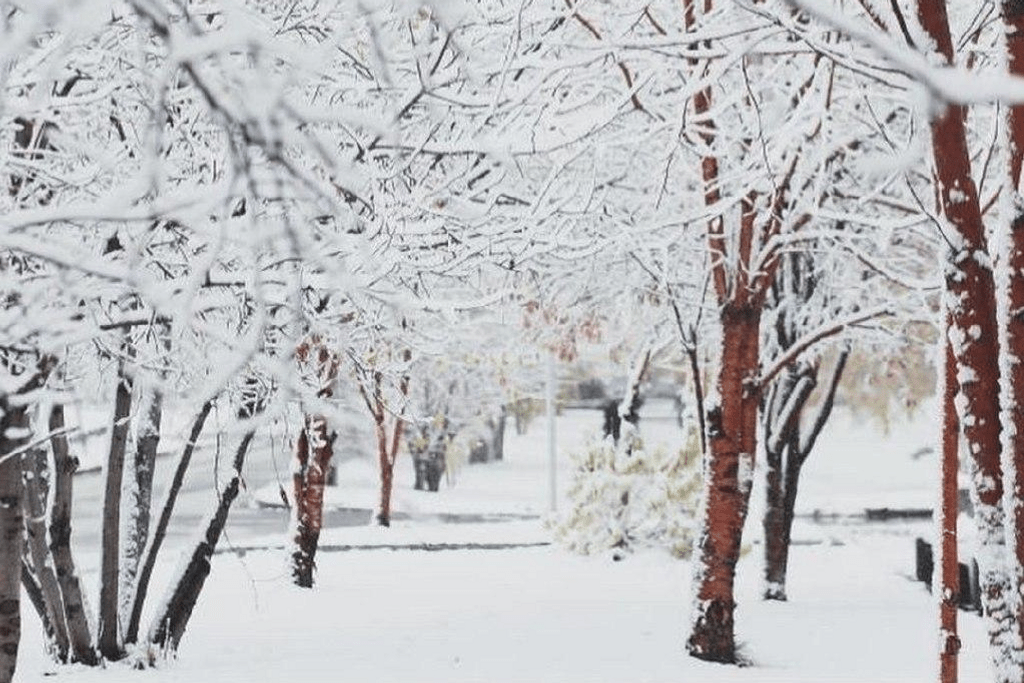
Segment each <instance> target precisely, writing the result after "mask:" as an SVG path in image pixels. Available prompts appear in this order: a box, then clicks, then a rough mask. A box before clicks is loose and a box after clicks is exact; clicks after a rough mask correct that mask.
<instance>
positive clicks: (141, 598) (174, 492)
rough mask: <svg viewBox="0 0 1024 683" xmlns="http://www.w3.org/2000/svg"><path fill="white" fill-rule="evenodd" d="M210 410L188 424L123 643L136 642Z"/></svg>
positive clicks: (207, 407) (205, 408)
mask: <svg viewBox="0 0 1024 683" xmlns="http://www.w3.org/2000/svg"><path fill="white" fill-rule="evenodd" d="M212 409H213V401H212V400H210V401H207V402H206V403H204V404H203V406H202V408H200V409H199V412H198V413H197V414H196V418H195V420H193V422H192V429H191V430H190V431H189V437H188V441H187V442H186V443H185V448H184V449H183V450H182V452H181V458H179V459H178V466H177V467H176V468H175V469H174V475H173V476H172V477H171V483H170V485H169V486H168V488H167V498H166V500H165V501H164V505H163V508H162V509H161V511H160V519H158V520H157V523H156V528H155V529H154V530H153V539H152V541H150V544H149V548H148V550H147V551H146V559H145V561H144V562H143V563H142V568H141V569H140V570H139V574H138V577H137V580H136V582H135V589H134V595H133V598H132V611H131V617H130V618H129V620H128V628H127V631H126V633H125V642H126V643H134V642H136V641H137V640H138V637H139V622H140V621H141V619H142V606H143V604H144V603H145V601H146V594H147V593H148V592H149V580H150V578H151V577H152V576H153V568H154V567H156V558H157V557H158V556H159V554H160V548H161V547H162V546H163V542H164V538H166V537H167V527H168V525H169V524H170V523H171V515H172V514H173V513H174V505H175V503H176V502H177V500H178V493H179V492H180V491H181V485H182V483H183V482H184V481H185V473H186V472H188V466H189V463H191V462H192V453H193V452H195V448H196V442H197V441H199V435H200V434H202V433H203V427H204V426H205V425H206V418H207V417H209V415H210V411H211V410H212Z"/></svg>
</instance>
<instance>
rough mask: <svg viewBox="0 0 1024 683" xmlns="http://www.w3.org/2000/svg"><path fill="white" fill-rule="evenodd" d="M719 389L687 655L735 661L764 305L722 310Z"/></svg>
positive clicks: (730, 306) (711, 423)
mask: <svg viewBox="0 0 1024 683" xmlns="http://www.w3.org/2000/svg"><path fill="white" fill-rule="evenodd" d="M720 315H721V325H722V344H721V367H720V369H719V375H718V392H719V395H720V396H721V406H720V407H719V408H713V409H712V410H710V411H708V416H707V417H708V437H709V438H708V446H709V453H708V456H707V457H706V458H705V466H704V472H705V477H704V478H705V483H704V500H705V503H704V519H703V522H702V527H701V529H702V533H701V536H700V539H699V541H698V555H697V559H696V562H694V567H695V576H694V586H695V589H696V595H695V604H694V606H693V623H692V631H691V633H690V637H689V639H688V641H687V650H688V651H689V653H690V654H691V655H693V656H694V657H698V658H700V659H706V660H709V661H715V662H724V663H735V662H736V661H737V659H736V642H735V635H734V630H733V627H734V611H735V607H736V603H735V600H734V598H733V585H734V582H735V578H736V562H737V561H738V560H739V556H740V542H741V537H742V533H743V523H744V521H745V520H746V517H747V508H748V504H749V500H750V485H751V481H752V479H751V478H752V475H753V468H754V453H755V450H756V447H757V441H756V440H757V408H758V392H757V391H756V388H755V387H753V386H751V384H750V381H751V379H752V378H753V377H756V374H757V370H758V360H759V356H758V354H759V350H760V322H761V308H760V306H757V305H738V304H736V303H734V302H727V303H725V304H724V305H722V308H721V313H720Z"/></svg>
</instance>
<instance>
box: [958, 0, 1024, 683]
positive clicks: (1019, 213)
mask: <svg viewBox="0 0 1024 683" xmlns="http://www.w3.org/2000/svg"><path fill="white" fill-rule="evenodd" d="M1002 12H1003V22H1004V24H1005V29H1006V53H1007V67H1008V70H1009V72H1010V73H1011V74H1014V75H1016V76H1024V6H1022V4H1021V3H1020V2H1019V1H1015V0H1003V2H1002ZM1007 123H1008V126H1007V128H1008V131H1009V138H1010V139H1009V143H1010V144H1009V147H1010V155H1009V161H1010V163H1009V168H1008V174H1009V177H1008V183H1007V186H1008V188H1007V189H1008V190H1009V192H1010V198H1011V202H1012V209H1011V211H1012V214H1011V216H1010V217H1009V218H1010V221H1009V226H1008V227H1009V236H1008V238H1007V239H1005V240H1003V244H1004V245H1005V248H1006V249H1008V250H1009V253H1008V254H1005V255H1001V256H1002V257H1003V258H1004V259H1005V262H1006V269H1005V272H1006V273H1007V274H1008V278H1009V281H1008V282H1007V283H1006V286H1007V288H1008V292H1007V297H1008V300H1009V301H1008V303H1007V309H1008V310H1009V311H1010V312H1011V313H1010V315H1009V317H1008V319H1007V320H1006V346H1007V348H1006V350H1005V358H1006V363H1005V367H1006V368H1007V371H1008V372H1009V375H1010V376H1009V378H1008V381H1007V386H1008V388H1009V391H1008V395H1007V397H1006V403H1005V406H1006V407H1005V410H1004V413H1003V416H1004V419H1005V420H1006V421H1007V425H1008V427H1009V429H1008V430H1006V434H1005V437H1006V443H1005V448H1006V457H1007V460H1009V461H1010V462H1011V463H1012V464H1011V465H1010V466H1009V467H1007V474H1010V475H1012V476H1013V480H1012V481H1008V482H1007V485H1006V495H1007V498H1008V500H1007V501H1006V505H1005V506H1004V507H1005V510H1006V513H1007V515H1008V520H1007V522H1008V524H1007V526H1008V530H1009V532H1010V537H1009V543H1010V546H1011V551H1012V552H1013V554H1014V559H1015V561H1014V562H1013V565H1012V574H1011V581H1012V583H1011V587H1012V588H1014V589H1016V590H1015V593H1016V595H1017V600H1016V606H1015V612H1016V613H1015V615H1014V621H1015V622H1016V628H1017V632H1016V639H1015V640H1013V641H1012V645H1011V649H1012V651H1013V655H1014V656H1015V660H1014V661H1015V664H1016V667H1017V669H1018V671H1024V643H1022V642H1021V640H1020V638H1024V596H1021V595H1020V591H1021V590H1022V587H1024V314H1022V313H1021V312H1022V311H1024V194H1022V188H1021V180H1022V175H1024V174H1022V172H1021V169H1022V166H1024V105H1020V104H1016V105H1012V106H1010V107H1009V108H1008V121H1007ZM954 666H955V659H954ZM1022 676H1024V674H1022ZM943 683H945V681H943Z"/></svg>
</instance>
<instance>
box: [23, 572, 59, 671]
mask: <svg viewBox="0 0 1024 683" xmlns="http://www.w3.org/2000/svg"><path fill="white" fill-rule="evenodd" d="M21 587H22V588H24V589H25V595H27V596H28V601H29V602H31V603H32V607H33V608H34V609H35V611H36V616H38V617H39V622H40V623H41V624H42V625H43V633H44V635H45V636H46V643H47V645H48V647H49V649H50V651H51V652H53V643H54V642H55V641H56V638H57V634H56V629H54V626H53V618H52V616H51V614H50V608H49V606H48V605H47V604H46V598H45V597H43V587H42V586H40V585H39V581H37V580H36V577H35V575H34V574H33V573H32V570H31V569H29V566H28V560H27V559H26V558H22V561H21Z"/></svg>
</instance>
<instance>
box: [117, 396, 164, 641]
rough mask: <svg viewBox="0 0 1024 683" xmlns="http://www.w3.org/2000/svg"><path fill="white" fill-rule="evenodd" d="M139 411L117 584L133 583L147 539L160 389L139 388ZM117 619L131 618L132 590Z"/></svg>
mask: <svg viewBox="0 0 1024 683" xmlns="http://www.w3.org/2000/svg"><path fill="white" fill-rule="evenodd" d="M143 391H144V394H143V397H144V400H143V401H142V403H143V405H142V406H141V407H142V415H141V416H140V420H139V427H138V435H137V437H136V440H135V453H134V455H133V457H132V460H131V469H130V471H129V476H132V477H133V478H134V481H133V482H132V486H131V488H130V494H129V500H128V501H127V506H126V514H127V524H126V529H127V534H126V536H125V539H124V542H123V547H122V552H121V577H122V579H121V585H122V586H125V587H127V586H135V584H136V582H137V581H138V573H139V565H140V564H141V562H142V557H143V553H144V552H145V550H146V543H147V542H148V541H149V528H150V524H151V520H150V518H151V508H152V504H153V474H154V472H155V471H156V456H157V450H158V449H159V447H160V426H161V423H162V422H163V393H162V392H161V391H159V390H158V389H154V388H152V387H149V388H146V389H144V390H143ZM120 601H121V621H122V623H128V622H129V621H130V619H131V610H132V602H133V593H132V591H127V592H126V593H125V594H124V595H121V596H120Z"/></svg>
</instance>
